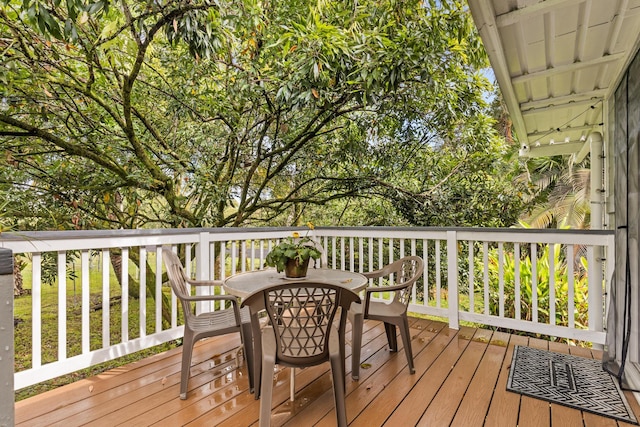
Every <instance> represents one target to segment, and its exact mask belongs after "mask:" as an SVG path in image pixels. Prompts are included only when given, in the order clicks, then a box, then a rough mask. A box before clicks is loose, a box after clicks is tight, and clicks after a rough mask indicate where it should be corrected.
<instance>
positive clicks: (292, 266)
mask: <svg viewBox="0 0 640 427" xmlns="http://www.w3.org/2000/svg"><path fill="white" fill-rule="evenodd" d="M308 268H309V258H307V259H305V260H304V261H302V262H300V263H299V262H298V260H297V259H295V258H289V259H288V260H287V264H286V265H285V268H284V274H285V276H287V277H291V278H299V277H305V276H306V275H307V269H308Z"/></svg>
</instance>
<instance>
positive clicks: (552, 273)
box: [549, 244, 556, 325]
mask: <svg viewBox="0 0 640 427" xmlns="http://www.w3.org/2000/svg"><path fill="white" fill-rule="evenodd" d="M549 324H550V325H555V324H556V263H555V245H554V244H549Z"/></svg>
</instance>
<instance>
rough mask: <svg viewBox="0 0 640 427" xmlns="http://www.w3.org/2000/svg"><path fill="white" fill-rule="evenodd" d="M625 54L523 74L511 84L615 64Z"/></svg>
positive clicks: (513, 78)
mask: <svg viewBox="0 0 640 427" xmlns="http://www.w3.org/2000/svg"><path fill="white" fill-rule="evenodd" d="M624 57H625V52H620V53H616V54H613V55H606V56H601V57H598V58H595V59H592V60H590V61H582V62H580V61H577V62H573V63H571V64H565V65H559V66H557V67H553V68H547V69H546V70H542V71H537V72H533V73H528V74H523V75H521V76H515V77H512V78H511V82H512V83H513V84H518V83H525V82H529V81H531V80H534V79H544V78H548V77H553V76H556V75H558V74H561V73H567V72H573V71H577V70H582V69H585V68H588V67H593V66H596V65H602V64H606V63H610V62H615V61H618V60H620V59H624Z"/></svg>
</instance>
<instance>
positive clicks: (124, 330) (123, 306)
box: [120, 248, 129, 343]
mask: <svg viewBox="0 0 640 427" xmlns="http://www.w3.org/2000/svg"><path fill="white" fill-rule="evenodd" d="M120 266H121V267H120V268H121V270H122V272H121V275H122V276H121V277H122V291H121V292H122V293H121V297H120V312H121V316H122V319H121V320H120V330H121V335H122V340H121V342H123V343H126V342H127V341H129V248H122V259H121V261H120Z"/></svg>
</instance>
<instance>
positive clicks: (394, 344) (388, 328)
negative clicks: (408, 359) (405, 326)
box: [384, 322, 398, 352]
mask: <svg viewBox="0 0 640 427" xmlns="http://www.w3.org/2000/svg"><path fill="white" fill-rule="evenodd" d="M384 330H385V332H386V333H387V342H388V343H389V350H390V351H394V352H395V351H398V337H397V336H396V325H394V324H392V323H386V322H385V324H384Z"/></svg>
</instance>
